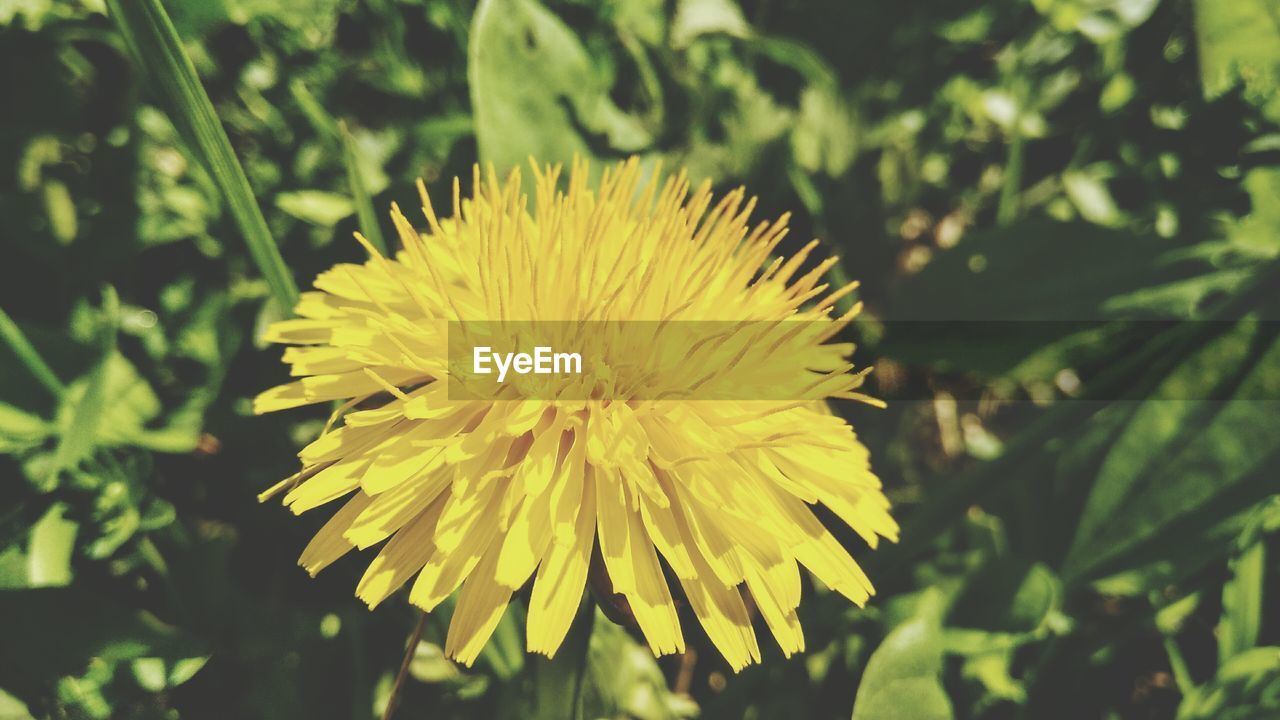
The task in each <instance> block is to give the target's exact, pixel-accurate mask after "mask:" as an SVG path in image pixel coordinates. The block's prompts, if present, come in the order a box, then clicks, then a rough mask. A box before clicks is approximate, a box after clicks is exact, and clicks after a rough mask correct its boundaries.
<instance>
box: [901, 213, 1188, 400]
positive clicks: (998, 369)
mask: <svg viewBox="0 0 1280 720" xmlns="http://www.w3.org/2000/svg"><path fill="white" fill-rule="evenodd" d="M1167 249H1168V245H1167V244H1166V243H1165V242H1164V241H1162V240H1160V239H1158V238H1151V237H1145V236H1138V235H1134V234H1131V233H1127V232H1121V231H1117V230H1111V229H1106V228H1101V227H1098V226H1096V225H1090V224H1085V223H1050V222H1045V221H1041V220H1034V221H1027V222H1021V223H1017V224H1014V225H1010V226H1006V227H1003V228H997V229H993V230H989V231H986V232H982V233H973V234H972V235H970V236H968V237H966V238H965V240H964V242H963V243H961V244H960V245H958V246H957V247H955V248H954V249H952V250H949V251H947V252H943V253H941V254H939V255H938V257H936V258H935V259H934V260H933V261H931V262H930V263H929V264H928V265H926V266H925V267H924V269H923V270H921V271H920V272H919V273H917V274H915V275H913V276H911V277H909V278H907V280H906V282H904V283H903V285H902V287H901V289H900V291H899V292H898V293H897V295H896V297H895V298H894V301H893V303H892V304H891V307H893V308H894V314H893V315H891V316H890V317H888V318H887V320H888V321H889V322H888V324H887V327H886V334H885V338H884V343H883V345H882V346H881V351H882V352H883V353H884V354H886V355H888V356H889V357H892V358H895V359H898V360H900V361H904V362H914V363H932V364H934V365H936V366H937V367H939V368H941V369H951V370H969V371H973V372H978V373H980V374H983V375H989V376H1011V377H1018V378H1023V377H1033V376H1034V377H1044V376H1045V375H1046V374H1047V375H1048V376H1049V377H1052V374H1053V373H1054V372H1056V371H1057V370H1059V369H1062V368H1064V367H1072V366H1073V365H1074V364H1075V363H1076V362H1079V361H1080V360H1082V359H1084V358H1089V357H1095V356H1097V355H1099V354H1101V353H1104V352H1105V349H1106V348H1107V347H1109V344H1108V343H1107V342H1105V341H1106V340H1107V335H1106V333H1109V332H1123V331H1124V329H1123V328H1117V327H1113V326H1107V325H1105V324H1104V321H1106V320H1108V319H1113V318H1116V317H1117V314H1115V313H1114V312H1110V311H1108V310H1107V308H1106V303H1107V302H1108V300H1109V299H1110V298H1113V297H1115V296H1118V295H1124V294H1126V293H1130V292H1132V291H1133V289H1134V288H1141V287H1149V286H1155V285H1160V284H1162V283H1164V282H1167V281H1169V280H1171V279H1172V278H1174V277H1178V276H1179V275H1182V276H1185V275H1186V274H1187V273H1189V272H1194V271H1195V269H1196V268H1198V267H1199V266H1200V264H1198V263H1197V262H1196V261H1194V260H1181V259H1179V260H1176V261H1174V262H1168V263H1157V262H1153V261H1154V260H1155V259H1156V258H1158V257H1160V256H1161V253H1162V252H1164V251H1166V250H1167ZM1100 258H1106V262H1100V261H1099V259H1100ZM1024 363H1025V366H1024Z"/></svg>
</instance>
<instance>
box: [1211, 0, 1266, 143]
mask: <svg viewBox="0 0 1280 720" xmlns="http://www.w3.org/2000/svg"><path fill="white" fill-rule="evenodd" d="M1278 20H1280V18H1278V11H1277V9H1276V6H1275V3H1274V2H1273V1H1272V0H1233V1H1232V2H1219V1H1218V0H1195V21H1196V40H1197V44H1198V49H1199V54H1200V82H1201V84H1202V85H1203V86H1204V92H1205V95H1206V96H1208V97H1216V96H1218V95H1221V94H1222V93H1224V92H1226V91H1227V90H1230V89H1231V88H1232V87H1234V86H1235V85H1236V84H1237V83H1242V84H1243V85H1244V89H1245V94H1246V96H1247V97H1250V98H1253V99H1254V100H1256V101H1257V102H1258V103H1259V104H1265V105H1266V108H1267V110H1268V114H1269V115H1270V116H1271V117H1272V118H1273V119H1274V118H1277V117H1280V115H1278V114H1277V113H1278V112H1280V95H1278V94H1277V90H1280V21H1278Z"/></svg>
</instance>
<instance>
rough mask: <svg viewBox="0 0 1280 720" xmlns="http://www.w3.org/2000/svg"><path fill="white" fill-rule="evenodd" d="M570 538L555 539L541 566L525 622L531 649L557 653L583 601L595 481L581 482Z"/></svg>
mask: <svg viewBox="0 0 1280 720" xmlns="http://www.w3.org/2000/svg"><path fill="white" fill-rule="evenodd" d="M577 511H578V514H577V520H576V522H575V523H574V526H573V535H572V538H571V542H569V543H560V542H554V543H552V544H551V546H550V548H549V549H548V552H547V556H546V557H544V558H543V560H542V563H541V564H540V565H539V566H538V576H537V577H536V578H535V579H534V581H533V595H532V596H531V597H530V599H529V619H528V622H527V623H526V624H525V631H526V635H527V638H526V639H527V644H528V648H529V652H536V653H542V654H543V655H546V656H547V657H551V656H553V655H555V654H556V650H557V649H559V648H560V643H562V642H564V637H565V635H566V634H567V633H568V632H569V625H570V624H571V623H572V622H573V617H574V615H576V614H577V612H578V605H579V604H580V603H581V602H582V591H583V588H584V587H585V585H586V581H587V567H588V565H589V563H590V560H591V548H592V547H593V546H594V544H595V542H594V541H595V535H596V513H595V484H594V483H586V484H585V485H583V486H582V502H581V503H580V504H579V506H578V508H577Z"/></svg>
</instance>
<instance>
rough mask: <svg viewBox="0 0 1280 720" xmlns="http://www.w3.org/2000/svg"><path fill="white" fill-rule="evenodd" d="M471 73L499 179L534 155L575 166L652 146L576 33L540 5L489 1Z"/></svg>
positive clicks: (481, 13) (481, 127) (474, 29)
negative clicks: (604, 80)
mask: <svg viewBox="0 0 1280 720" xmlns="http://www.w3.org/2000/svg"><path fill="white" fill-rule="evenodd" d="M467 73H468V77H469V79H470V85H471V104H472V108H473V109H474V112H475V124H476V141H477V143H478V144H479V149H480V159H481V161H482V162H484V163H493V164H494V166H495V168H496V169H497V172H498V173H499V174H503V173H506V172H507V171H508V170H510V169H511V168H513V167H516V166H520V165H524V164H525V163H526V162H527V161H528V159H529V157H530V156H532V157H533V158H535V159H536V160H537V161H538V162H540V163H555V162H563V163H568V162H570V161H571V160H572V159H573V158H574V157H575V156H577V157H582V158H584V159H586V158H593V157H601V156H604V155H608V154H625V153H633V152H636V151H639V150H641V149H643V148H644V147H646V146H647V145H648V144H649V143H650V141H651V138H650V137H649V134H648V132H647V131H646V130H645V129H644V127H643V125H642V124H641V123H640V121H639V120H637V119H636V118H634V117H632V116H630V115H628V114H626V113H625V112H623V111H622V110H621V109H619V108H618V106H617V105H616V104H614V102H613V100H612V99H610V97H609V88H608V87H606V86H605V85H604V84H603V83H602V82H601V79H600V77H599V76H598V74H597V73H596V72H595V70H594V68H593V62H592V60H591V57H590V56H589V55H588V54H587V51H586V50H585V49H584V48H583V46H582V43H581V42H580V41H579V40H578V38H577V37H576V35H575V34H574V33H573V31H572V30H570V29H569V28H568V27H567V26H566V25H565V24H564V23H563V22H561V20H560V19H559V18H558V17H556V16H555V15H554V14H552V13H551V12H550V11H549V10H547V9H546V8H545V7H543V6H542V5H540V4H539V3H537V2H535V1H534V0H481V2H480V5H479V7H477V9H476V13H475V18H474V20H473V21H472V26H471V39H470V46H469V53H468V68H467Z"/></svg>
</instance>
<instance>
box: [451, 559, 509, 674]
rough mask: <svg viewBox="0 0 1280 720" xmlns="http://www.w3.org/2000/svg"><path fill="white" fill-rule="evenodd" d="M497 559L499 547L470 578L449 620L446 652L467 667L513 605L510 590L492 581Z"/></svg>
mask: <svg viewBox="0 0 1280 720" xmlns="http://www.w3.org/2000/svg"><path fill="white" fill-rule="evenodd" d="M497 557H498V548H496V547H495V548H493V549H492V550H490V551H489V552H488V553H486V554H485V557H484V559H483V560H482V561H481V562H480V564H479V565H478V566H477V567H476V569H475V570H474V571H473V572H472V573H471V574H470V575H468V576H467V580H466V582H464V583H463V584H462V591H461V592H459V593H458V603H457V605H455V606H454V610H453V619H452V620H450V621H449V635H448V637H447V638H446V639H445V643H444V653H445V655H448V656H449V657H451V658H453V659H454V660H457V661H458V662H460V663H462V664H463V665H466V666H468V667H470V665H471V663H473V662H475V659H476V657H478V656H479V655H480V651H481V650H482V649H484V644H485V643H486V642H488V641H489V636H490V635H492V634H493V630H494V628H496V627H498V623H499V622H500V621H501V620H502V613H503V612H504V611H505V610H506V609H507V603H509V602H511V588H509V587H506V586H504V585H501V584H499V583H498V582H497V581H495V580H494V579H493V573H494V570H495V569H496V567H497V563H498V560H497Z"/></svg>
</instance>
